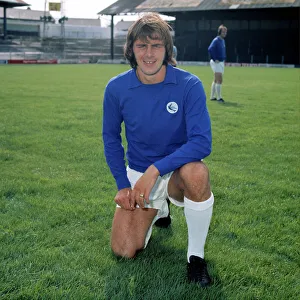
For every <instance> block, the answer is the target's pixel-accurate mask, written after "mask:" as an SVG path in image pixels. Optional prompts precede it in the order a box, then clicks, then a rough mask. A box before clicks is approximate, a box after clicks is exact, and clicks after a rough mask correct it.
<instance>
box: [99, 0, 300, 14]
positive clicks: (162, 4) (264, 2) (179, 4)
mask: <svg viewBox="0 0 300 300" xmlns="http://www.w3.org/2000/svg"><path fill="white" fill-rule="evenodd" d="M280 7H281V8H284V7H300V0H119V1H117V2H115V3H114V4H112V5H110V6H108V7H107V8H105V9H103V10H102V11H100V12H99V13H98V14H103V15H116V14H126V13H139V12H146V11H156V12H159V13H168V12H169V13H174V12H183V11H199V10H223V9H226V10H229V9H230V10H231V9H253V8H280Z"/></svg>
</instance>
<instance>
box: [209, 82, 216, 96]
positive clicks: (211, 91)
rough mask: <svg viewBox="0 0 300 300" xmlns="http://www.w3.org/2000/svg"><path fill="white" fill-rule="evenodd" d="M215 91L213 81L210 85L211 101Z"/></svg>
mask: <svg viewBox="0 0 300 300" xmlns="http://www.w3.org/2000/svg"><path fill="white" fill-rule="evenodd" d="M215 91H216V84H215V82H214V81H213V83H212V84H211V90H210V99H213V98H214V97H215Z"/></svg>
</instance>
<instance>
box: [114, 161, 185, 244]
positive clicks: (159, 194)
mask: <svg viewBox="0 0 300 300" xmlns="http://www.w3.org/2000/svg"><path fill="white" fill-rule="evenodd" d="M143 174H144V173H141V172H138V171H135V170H132V169H130V168H129V167H127V177H128V179H129V182H130V184H131V187H132V188H133V187H134V185H135V184H136V182H137V181H138V180H139V178H140V177H141V176H142V175H143ZM172 174H173V172H170V173H168V174H166V175H164V176H159V177H158V178H157V180H156V182H155V185H154V186H153V188H152V191H151V193H150V196H149V201H150V204H148V203H145V207H146V208H154V209H157V215H156V216H155V217H154V219H153V221H152V224H151V226H150V228H149V230H148V232H147V234H146V238H145V246H144V248H146V246H147V244H148V241H149V239H150V236H151V233H152V226H153V224H154V223H155V222H156V221H157V220H158V219H160V218H165V217H167V216H168V214H169V207H168V202H167V198H168V199H169V200H170V202H172V203H173V204H174V205H176V206H180V207H183V206H184V202H180V201H177V200H175V199H173V198H171V197H170V196H169V195H168V183H169V180H170V178H171V176H172ZM117 207H120V206H119V205H117ZM137 207H138V206H137Z"/></svg>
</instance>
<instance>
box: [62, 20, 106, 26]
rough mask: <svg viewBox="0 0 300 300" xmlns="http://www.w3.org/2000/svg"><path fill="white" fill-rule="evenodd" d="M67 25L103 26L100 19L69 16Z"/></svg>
mask: <svg viewBox="0 0 300 300" xmlns="http://www.w3.org/2000/svg"><path fill="white" fill-rule="evenodd" d="M65 24H66V25H77V26H101V20H100V19H80V18H68V21H66V23H65Z"/></svg>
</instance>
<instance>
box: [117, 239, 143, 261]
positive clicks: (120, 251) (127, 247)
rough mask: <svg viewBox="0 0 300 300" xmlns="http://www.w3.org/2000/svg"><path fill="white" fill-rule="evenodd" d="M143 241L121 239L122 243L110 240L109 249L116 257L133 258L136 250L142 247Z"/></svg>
mask: <svg viewBox="0 0 300 300" xmlns="http://www.w3.org/2000/svg"><path fill="white" fill-rule="evenodd" d="M144 244H145V243H143V242H140V243H139V244H137V243H136V242H135V243H133V242H130V241H128V240H127V241H123V242H122V243H120V241H119V242H114V241H111V250H112V252H113V253H114V254H115V255H116V256H117V257H124V258H134V257H135V256H136V254H137V252H138V251H139V250H141V249H143V248H144Z"/></svg>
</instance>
